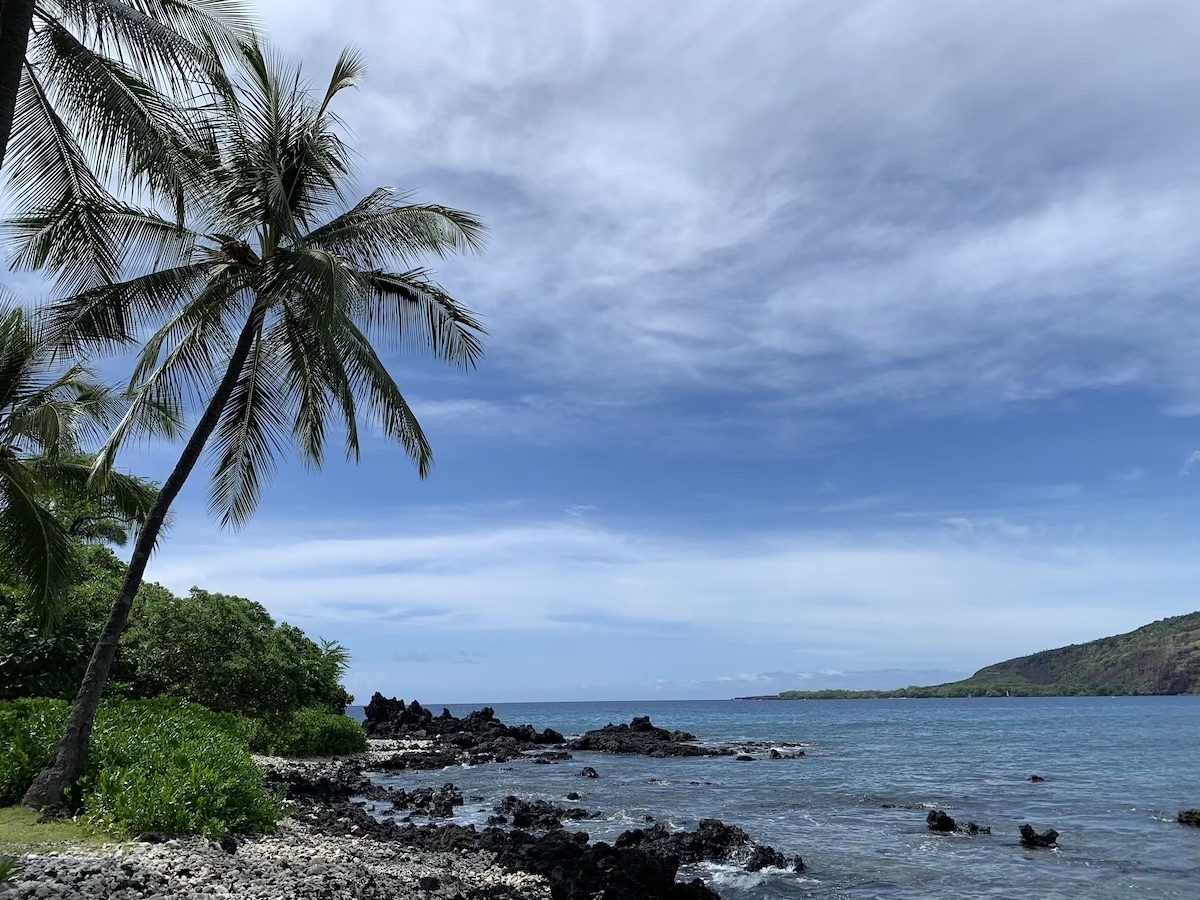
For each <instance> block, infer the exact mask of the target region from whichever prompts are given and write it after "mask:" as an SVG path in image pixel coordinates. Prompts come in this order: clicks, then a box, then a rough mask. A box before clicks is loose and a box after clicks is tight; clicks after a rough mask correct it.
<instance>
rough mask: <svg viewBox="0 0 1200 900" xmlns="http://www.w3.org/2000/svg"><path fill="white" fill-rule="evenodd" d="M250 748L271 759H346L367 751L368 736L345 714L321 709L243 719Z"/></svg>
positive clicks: (360, 726) (313, 708)
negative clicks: (307, 757)
mask: <svg viewBox="0 0 1200 900" xmlns="http://www.w3.org/2000/svg"><path fill="white" fill-rule="evenodd" d="M244 721H245V731H244V736H245V738H246V741H247V743H249V745H250V749H251V750H253V751H254V752H256V753H265V754H268V755H270V756H345V755H347V754H349V753H361V752H362V751H363V750H366V749H367V733H366V731H364V730H363V727H362V725H361V724H359V723H358V722H357V721H355V720H354V719H352V718H350V717H349V716H347V715H343V714H341V713H333V712H330V711H329V710H328V709H322V708H321V707H309V708H308V709H301V710H297V711H296V712H294V713H292V714H291V715H288V716H282V717H276V718H269V719H246V720H244Z"/></svg>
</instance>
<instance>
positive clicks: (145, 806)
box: [0, 698, 284, 836]
mask: <svg viewBox="0 0 1200 900" xmlns="http://www.w3.org/2000/svg"><path fill="white" fill-rule="evenodd" d="M67 713H68V705H67V704H66V703H65V702H64V701H60V700H17V701H12V702H0V805H6V804H10V803H14V802H17V801H18V800H19V799H20V797H21V794H22V793H23V792H24V790H25V786H26V785H27V784H28V782H29V781H31V780H32V779H33V777H34V775H35V774H36V773H37V772H38V770H40V769H41V767H42V766H44V765H45V764H46V763H47V762H48V761H49V759H50V757H51V756H52V754H53V752H54V747H55V745H56V744H57V742H58V739H59V737H60V735H61V730H62V727H63V724H64V723H65V722H66V717H67ZM241 728H242V726H241V723H239V722H238V720H237V719H236V718H235V717H233V716H229V715H220V714H217V713H213V712H211V711H209V710H207V709H204V708H203V707H201V706H197V705H196V704H190V703H186V702H183V701H179V700H170V699H165V698H163V699H158V700H148V701H146V700H143V701H110V702H108V703H106V704H104V705H103V706H102V707H101V708H100V712H99V714H98V716H97V718H96V730H95V733H94V734H93V739H92V753H91V758H90V763H89V769H88V771H87V772H86V773H85V775H84V777H83V779H81V781H80V783H79V786H78V790H79V796H78V799H79V801H80V802H81V803H82V805H83V808H84V814H85V816H86V818H87V819H88V821H90V822H93V823H95V824H96V825H100V826H103V827H105V828H109V829H112V830H113V831H117V832H123V833H129V834H135V833H137V832H141V831H164V832H166V833H168V834H205V835H209V836H219V835H222V834H226V833H228V832H231V831H232V832H243V833H251V832H262V831H268V830H270V829H271V828H272V827H273V826H274V823H275V822H276V821H278V820H279V819H280V818H282V816H283V814H284V806H283V803H282V802H281V800H280V799H279V798H278V797H272V796H268V795H266V794H264V793H263V791H262V772H261V770H260V769H259V767H258V766H257V765H256V764H255V763H254V761H253V760H252V759H251V758H250V754H249V751H248V750H247V748H246V745H245V743H244V741H243V740H242V737H241Z"/></svg>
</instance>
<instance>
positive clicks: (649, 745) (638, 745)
mask: <svg viewBox="0 0 1200 900" xmlns="http://www.w3.org/2000/svg"><path fill="white" fill-rule="evenodd" d="M695 740H696V736H695V735H694V734H689V733H688V732H686V731H668V730H667V729H665V728H658V727H656V726H655V725H654V724H653V723H652V722H651V721H650V717H649V716H635V717H634V718H633V720H632V721H631V722H630V723H629V724H628V725H625V724H621V725H613V724H612V723H611V722H610V723H609V724H607V725H605V726H604V727H603V728H597V729H595V730H593V731H589V732H587V733H586V734H584V735H583V736H582V737H580V738H576V739H575V740H573V741H571V743H570V744H569V745H568V746H569V747H570V749H572V750H597V751H600V752H602V753H626V754H631V755H639V756H654V757H665V756H729V755H730V754H731V752H732V751H731V750H728V749H724V748H722V749H716V748H710V747H699V746H697V745H696V744H694V743H693V741H695Z"/></svg>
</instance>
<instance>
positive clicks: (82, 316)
mask: <svg viewBox="0 0 1200 900" xmlns="http://www.w3.org/2000/svg"><path fill="white" fill-rule="evenodd" d="M361 73H362V63H361V60H360V59H359V57H358V56H357V54H356V53H354V52H353V51H345V52H343V53H342V55H341V57H340V58H339V59H338V61H337V64H336V65H335V67H334V69H333V74H332V77H331V78H330V81H329V84H328V87H327V88H326V89H325V90H324V91H323V92H320V93H317V94H314V93H312V92H311V90H310V88H309V87H308V86H307V85H306V84H305V83H304V82H302V80H301V73H300V70H299V68H298V67H292V66H290V65H288V64H287V63H285V62H284V61H282V60H281V59H279V58H277V57H275V56H273V55H271V54H269V53H267V52H264V50H263V49H262V48H261V47H260V46H259V45H257V44H254V43H251V44H247V45H245V46H244V47H243V48H242V50H241V52H240V57H239V61H238V67H237V71H235V72H234V73H233V80H234V90H233V91H232V92H231V93H230V94H229V95H227V96H221V97H218V98H216V99H215V100H214V102H213V104H212V105H211V107H210V108H209V109H208V110H207V111H206V112H207V115H205V116H204V117H203V119H202V120H201V121H198V122H197V123H196V124H195V126H194V128H193V129H192V139H191V143H190V145H189V148H188V150H189V152H190V153H192V154H193V155H194V156H195V158H196V159H197V160H198V161H199V163H200V164H199V165H198V166H197V167H196V170H195V171H197V172H198V173H201V174H200V176H199V177H201V178H202V179H203V181H202V183H201V184H199V185H197V186H196V187H197V188H198V189H197V190H195V191H193V192H192V193H193V194H194V195H195V196H197V197H202V198H203V202H202V203H199V204H198V205H197V206H196V207H195V208H193V209H191V210H190V211H189V217H188V220H187V226H186V227H183V228H180V229H179V230H178V235H176V237H175V238H172V239H169V240H167V239H163V240H158V238H159V237H161V236H162V235H164V234H165V233H166V226H167V225H168V224H169V223H168V221H167V220H166V219H165V218H164V219H162V220H161V224H160V227H159V229H158V230H155V231H150V232H147V233H146V235H145V242H144V245H143V246H142V247H141V248H140V249H139V251H138V258H139V259H142V260H155V261H156V262H157V263H158V265H156V266H155V267H153V269H152V270H151V271H149V272H145V273H144V274H140V275H137V276H136V277H132V278H128V279H126V280H124V281H121V282H118V283H114V284H108V285H103V286H100V287H96V288H93V289H91V290H88V291H84V292H82V293H80V294H78V295H77V296H73V297H71V298H68V299H66V300H63V301H61V302H58V303H57V304H55V306H54V316H55V320H56V322H57V324H58V325H59V326H60V327H61V328H63V329H64V331H65V332H69V333H71V334H73V335H74V336H75V337H76V338H77V339H78V340H79V341H81V342H82V343H85V344H93V345H94V344H99V345H102V346H108V347H117V348H119V347H124V346H127V345H128V344H129V343H131V342H135V341H137V340H138V338H139V336H140V335H141V334H143V333H145V331H146V330H149V329H154V330H153V333H151V334H149V336H148V337H147V338H146V340H145V343H144V346H143V348H142V350H141V353H140V355H139V357H138V359H137V363H136V365H135V368H134V372H133V376H132V379H131V390H132V391H133V393H134V401H133V405H132V407H131V409H130V411H129V413H128V414H127V415H126V416H125V417H124V418H123V419H122V421H121V422H120V423H118V425H117V427H116V428H115V429H114V431H113V434H112V436H111V437H110V438H109V441H108V442H107V443H106V445H105V446H104V447H103V448H102V449H101V452H100V461H99V465H100V466H101V467H102V468H103V467H104V466H107V465H109V463H110V462H111V458H112V455H113V454H115V453H116V451H117V448H118V447H119V446H120V445H121V444H122V442H123V441H124V439H125V437H126V434H127V433H128V432H129V431H130V430H132V428H133V427H134V426H135V424H136V422H137V421H138V418H139V416H140V415H142V414H143V407H153V406H155V405H163V404H165V405H166V406H168V407H171V406H175V405H182V404H183V401H184V398H185V397H195V398H198V403H197V406H198V407H200V406H202V409H198V411H199V412H200V415H199V418H198V420H197V421H196V424H195V426H194V430H193V431H192V433H191V436H190V438H189V439H188V441H187V443H186V445H185V446H184V448H183V451H182V454H181V456H180V458H179V461H178V463H177V464H176V465H175V468H174V470H173V471H172V472H171V474H170V475H169V476H168V477H167V479H166V481H165V482H164V483H163V486H162V489H161V491H160V492H159V495H158V499H157V500H156V502H155V504H154V507H153V509H151V510H150V513H149V515H148V516H147V517H146V521H145V523H144V524H143V525H142V528H141V530H140V532H139V535H138V539H137V541H136V542H135V544H134V548H133V553H132V557H131V560H130V564H129V569H128V572H127V573H126V576H125V580H124V582H123V584H122V587H121V590H120V593H119V594H118V596H117V597H116V599H115V601H114V603H113V608H112V614H111V616H110V617H109V620H108V622H107V624H106V625H105V628H104V631H103V633H102V635H101V637H100V640H99V642H98V644H97V646H96V649H95V652H94V654H93V656H92V660H91V663H90V664H89V666H88V671H87V674H86V675H85V677H84V680H83V683H82V685H81V686H80V689H79V694H78V696H77V698H76V701H75V707H74V709H73V711H72V714H71V718H70V721H69V723H68V726H67V731H66V734H65V735H64V737H63V740H62V742H61V743H60V745H59V748H58V752H57V754H56V756H55V759H54V760H53V762H52V763H51V764H50V765H49V766H48V767H47V768H46V769H45V770H44V771H43V772H42V773H41V774H40V775H39V776H38V778H37V779H36V780H35V781H34V783H33V785H32V786H31V787H30V788H29V791H28V792H27V793H26V795H25V803H26V804H27V805H29V806H33V807H44V806H48V805H49V806H56V805H59V804H60V803H61V800H62V797H63V791H64V788H65V787H66V786H67V785H69V784H70V783H72V782H73V781H74V780H75V779H76V778H77V777H78V775H79V774H80V773H81V772H82V770H83V766H84V764H85V763H86V759H87V750H88V742H89V738H90V733H91V726H92V720H93V717H94V715H95V711H96V707H97V705H98V703H99V700H100V695H101V692H102V691H103V689H104V684H105V681H106V679H107V677H108V670H109V667H110V666H111V664H112V660H113V657H114V655H115V653H116V649H117V642H118V640H119V639H120V636H121V632H122V630H123V629H124V627H125V621H126V618H127V616H128V615H129V610H130V606H131V604H132V602H133V599H134V595H135V594H136V592H137V589H138V585H139V584H140V583H141V580H142V575H143V572H144V571H145V568H146V563H147V560H148V559H149V556H150V551H151V548H152V547H153V544H154V539H155V537H156V535H157V534H158V531H159V528H160V527H161V525H162V521H163V517H164V516H165V515H166V513H167V511H168V509H169V508H170V506H171V503H172V501H173V500H174V499H175V497H176V495H177V494H178V493H179V490H180V489H181V488H182V487H183V484H184V482H185V481H186V480H187V478H188V476H189V475H190V474H191V473H192V470H193V468H194V467H195V465H196V463H197V462H198V461H199V459H200V457H201V454H202V453H203V452H204V451H205V450H206V448H207V449H208V451H209V453H210V456H211V458H212V462H213V471H212V477H211V489H210V495H209V507H210V510H211V511H212V512H213V513H214V514H215V515H217V516H218V517H219V518H220V521H221V523H222V524H223V525H232V526H240V525H242V524H243V523H245V522H246V520H247V519H248V518H249V516H250V515H251V513H252V511H253V510H254V507H255V504H256V502H257V500H258V497H259V493H260V491H261V488H262V485H263V482H264V480H265V479H266V478H267V477H269V475H270V474H271V471H272V467H273V465H274V461H275V459H276V457H277V456H278V455H279V453H280V452H281V451H282V450H283V449H284V448H285V447H286V446H287V445H289V444H291V445H294V446H295V448H296V450H297V452H298V455H299V456H300V458H301V459H302V460H303V461H304V462H305V463H306V464H308V465H310V466H312V467H319V466H320V465H321V464H322V461H323V460H324V457H325V450H326V444H327V440H328V437H329V432H330V430H331V428H332V427H337V428H338V429H339V430H340V432H341V434H340V435H339V437H340V438H341V440H342V442H343V444H344V448H345V452H346V454H347V456H348V457H349V458H350V459H353V460H357V459H358V457H359V450H360V440H359V427H360V421H359V420H360V417H361V418H365V420H366V421H367V423H369V424H370V425H371V426H373V427H374V428H376V429H378V431H379V432H380V433H381V434H382V435H384V436H386V437H387V438H390V439H391V440H394V441H395V442H397V443H398V444H399V445H400V446H401V447H402V448H403V449H404V451H405V452H406V453H407V454H408V456H409V457H410V458H411V459H412V460H413V462H414V463H415V464H416V467H417V470H418V472H419V474H420V475H421V476H422V477H424V476H425V475H427V474H428V472H429V468H430V465H431V462H432V455H431V451H430V447H429V444H428V442H427V440H426V438H425V435H424V434H423V433H422V431H421V427H420V424H419V423H418V422H417V419H416V417H415V416H414V415H413V412H412V410H411V409H410V408H409V405H408V403H407V402H406V400H405V398H404V396H403V395H402V394H401V392H400V389H399V388H398V387H397V385H396V383H395V382H394V381H393V379H392V377H391V375H390V374H389V373H388V370H387V368H386V367H385V366H384V363H383V361H382V360H381V359H380V357H379V355H378V353H377V352H376V349H375V347H374V346H373V345H372V341H373V340H377V339H382V340H384V341H389V342H391V343H392V345H393V346H395V347H397V348H399V349H423V350H426V351H428V352H430V353H431V354H432V355H433V356H434V357H435V358H438V359H442V360H445V361H447V362H450V363H452V364H456V365H460V366H473V365H474V364H475V362H476V361H477V359H478V358H479V357H480V355H481V353H482V344H481V342H480V339H481V335H482V334H483V333H484V331H483V328H482V326H481V325H480V324H479V323H478V322H477V321H476V320H475V319H474V318H473V317H472V316H471V314H470V313H469V312H467V311H466V310H464V309H463V308H462V307H461V306H460V305H459V304H458V303H457V302H456V301H455V300H454V299H453V298H452V297H450V296H449V295H448V294H447V293H446V292H445V291H444V290H443V289H442V288H440V287H439V286H438V285H437V284H435V283H434V282H433V281H432V280H431V278H430V274H429V273H428V272H427V271H426V270H425V269H423V268H421V267H419V265H418V264H417V261H418V259H419V258H420V257H422V256H425V255H427V254H434V255H437V256H445V255H448V254H454V253H461V252H466V251H471V250H477V249H480V248H481V246H482V234H483V226H482V224H481V222H480V221H479V220H478V219H477V218H475V217H474V216H472V215H470V214H468V213H464V212H460V211H457V210H453V209H448V208H445V207H442V206H432V205H418V204H413V203H410V202H408V198H407V197H405V196H403V195H399V194H396V193H394V192H393V191H392V190H390V189H387V188H380V189H377V190H374V191H371V192H370V193H369V194H367V195H366V196H365V197H363V198H362V199H361V200H359V201H358V202H357V203H354V204H353V205H350V206H349V208H347V188H348V186H349V184H350V182H351V178H352V175H351V165H350V151H349V149H348V148H347V146H346V145H345V144H344V143H343V141H342V140H341V138H340V137H339V136H338V133H337V131H338V129H339V127H340V122H339V120H338V119H337V118H336V117H335V116H334V114H333V113H332V112H331V110H330V105H331V102H332V101H333V100H334V99H335V97H336V96H337V94H338V93H339V92H341V91H342V90H344V89H345V88H347V87H350V86H352V85H354V84H355V83H356V82H357V80H358V79H359V77H360V75H361ZM147 216H149V214H148V213H147ZM330 216H332V218H330ZM181 251H182V252H181ZM64 252H67V253H69V250H67V251H64ZM172 254H174V258H171V257H172ZM71 263H72V261H71V260H68V264H71Z"/></svg>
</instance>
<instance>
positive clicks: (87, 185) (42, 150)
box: [0, 0, 253, 292]
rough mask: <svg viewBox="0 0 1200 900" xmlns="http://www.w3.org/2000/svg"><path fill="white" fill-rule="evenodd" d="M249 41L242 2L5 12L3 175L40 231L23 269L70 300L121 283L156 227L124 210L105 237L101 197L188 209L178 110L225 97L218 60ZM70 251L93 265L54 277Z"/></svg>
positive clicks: (18, 3)
mask: <svg viewBox="0 0 1200 900" xmlns="http://www.w3.org/2000/svg"><path fill="white" fill-rule="evenodd" d="M252 33H253V19H252V17H251V16H250V15H249V13H248V12H247V8H246V5H245V3H244V2H243V0H0V166H4V165H5V163H6V162H7V166H6V167H5V175H6V176H7V178H6V185H7V188H8V190H9V193H10V199H11V200H12V202H13V203H14V207H13V208H15V209H16V210H17V211H18V212H20V213H22V214H24V213H28V214H30V215H32V216H34V217H36V218H38V219H40V220H41V221H43V223H44V224H45V227H44V230H43V233H42V235H41V236H40V237H41V239H40V240H39V241H33V242H29V243H27V245H26V252H27V254H28V257H27V258H26V259H25V260H24V262H25V263H26V264H29V265H32V266H41V265H44V264H49V265H51V266H52V267H53V268H55V269H56V270H57V271H58V274H59V277H60V279H61V284H62V287H63V290H64V291H67V292H75V291H79V290H83V289H84V288H85V287H90V286H91V284H90V283H88V282H86V281H85V280H84V276H85V275H86V276H88V277H91V278H93V279H95V282H94V283H104V282H105V281H106V280H113V279H115V278H116V277H117V276H118V274H119V271H120V267H121V263H122V257H121V249H122V245H123V243H124V241H125V239H127V238H129V237H131V236H133V235H136V234H137V232H138V231H139V229H146V228H153V227H155V226H154V225H153V224H152V223H149V222H145V221H142V220H141V219H140V217H139V216H138V214H137V210H136V209H132V208H127V209H125V210H124V213H125V217H124V219H123V220H121V221H119V222H118V221H117V220H116V219H114V218H113V217H111V216H110V218H109V220H108V221H107V222H106V223H105V224H103V225H102V224H101V222H100V221H99V218H98V212H97V211H98V210H100V209H102V208H104V206H105V200H106V199H107V198H108V195H107V192H106V191H105V185H106V184H107V183H110V182H112V181H119V182H124V183H132V184H136V185H137V186H138V187H139V189H140V190H141V191H142V192H143V193H152V194H155V195H158V196H160V197H171V198H172V200H173V202H174V204H175V206H176V208H177V209H179V208H181V207H182V206H183V204H184V203H186V201H187V199H188V198H187V197H186V195H185V193H184V188H185V185H186V184H187V183H188V181H189V179H188V177H187V174H186V169H187V167H188V164H189V162H188V159H187V158H186V157H185V156H181V155H180V153H179V150H178V134H177V132H178V130H179V108H178V107H179V105H180V104H184V105H188V104H190V103H194V102H199V101H201V100H202V99H203V98H207V97H208V96H209V95H210V94H211V93H212V92H213V91H222V90H225V89H227V81H226V79H225V77H224V74H223V72H222V68H221V60H222V58H223V57H225V56H226V55H228V54H230V53H232V52H233V51H234V50H235V48H236V46H237V44H238V42H239V41H241V40H244V39H247V38H249V37H250V36H251V35H252ZM10 139H11V142H10ZM64 243H78V244H80V245H81V246H86V247H87V248H89V251H90V252H89V254H88V255H87V260H86V261H87V263H88V264H87V265H86V266H77V267H75V268H70V267H65V266H62V265H60V264H59V262H60V257H59V256H58V254H59V251H60V248H61V247H62V246H63V244H64ZM75 255H76V256H77V257H78V256H80V254H79V253H78V252H76V253H75Z"/></svg>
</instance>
